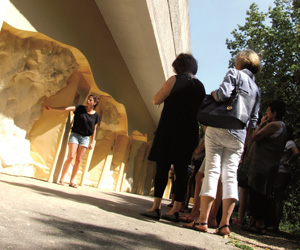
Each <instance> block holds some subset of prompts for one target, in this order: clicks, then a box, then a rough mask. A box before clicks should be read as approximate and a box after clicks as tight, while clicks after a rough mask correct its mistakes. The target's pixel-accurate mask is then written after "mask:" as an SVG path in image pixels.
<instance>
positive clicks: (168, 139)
mask: <svg viewBox="0 0 300 250" xmlns="http://www.w3.org/2000/svg"><path fill="white" fill-rule="evenodd" d="M204 97H205V88H204V86H203V84H202V83H201V82H200V81H199V80H198V79H193V78H191V77H190V76H189V75H187V74H179V75H176V82H175V84H174V87H173V89H172V91H171V93H170V95H169V96H168V97H167V98H166V99H165V101H164V108H163V110H162V113H161V117H160V121H159V124H158V127H157V130H156V132H155V137H154V140H153V144H152V148H151V151H150V154H149V157H148V160H151V161H156V162H162V163H170V164H175V163H184V164H189V162H190V161H191V157H192V154H193V151H194V150H195V148H196V147H197V145H198V140H199V136H198V134H199V126H198V122H197V119H196V117H197V112H198V108H199V106H200V104H201V102H202V100H203V99H204Z"/></svg>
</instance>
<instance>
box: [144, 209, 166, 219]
mask: <svg viewBox="0 0 300 250" xmlns="http://www.w3.org/2000/svg"><path fill="white" fill-rule="evenodd" d="M140 215H143V216H146V217H148V218H152V219H155V220H159V219H160V217H161V213H160V209H158V208H157V209H155V210H154V211H146V212H143V213H140Z"/></svg>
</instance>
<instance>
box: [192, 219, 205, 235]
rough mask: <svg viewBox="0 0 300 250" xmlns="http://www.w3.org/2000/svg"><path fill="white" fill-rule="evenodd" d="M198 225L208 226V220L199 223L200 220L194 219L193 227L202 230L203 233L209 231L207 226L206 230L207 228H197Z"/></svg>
mask: <svg viewBox="0 0 300 250" xmlns="http://www.w3.org/2000/svg"><path fill="white" fill-rule="evenodd" d="M196 226H207V222H201V223H199V222H196V221H194V224H193V229H194V230H196V231H199V232H202V233H207V228H206V230H205V229H200V228H197V227H196Z"/></svg>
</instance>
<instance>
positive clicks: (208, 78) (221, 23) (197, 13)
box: [189, 0, 274, 93]
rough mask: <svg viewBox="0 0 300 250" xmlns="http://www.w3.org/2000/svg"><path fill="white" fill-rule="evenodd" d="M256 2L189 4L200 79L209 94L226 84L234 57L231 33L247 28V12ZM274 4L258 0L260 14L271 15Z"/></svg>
mask: <svg viewBox="0 0 300 250" xmlns="http://www.w3.org/2000/svg"><path fill="white" fill-rule="evenodd" d="M253 2H254V1H253V0H189V12H190V31H191V50H192V54H193V56H194V57H195V58H196V59H197V60H198V73H197V74H196V77H197V78H198V79H199V80H200V81H201V82H202V83H203V84H204V86H205V90H206V92H207V93H210V92H211V91H212V90H215V89H217V88H218V87H219V85H220V84H221V83H222V80H223V78H224V76H225V74H226V72H227V70H228V63H229V59H230V53H229V50H228V49H227V46H226V44H225V41H226V38H229V39H232V38H233V37H232V35H231V32H232V31H233V30H234V29H235V28H237V27H238V26H237V25H238V24H239V25H244V24H245V18H246V11H247V10H248V9H249V7H250V5H251V4H252V3H253ZM273 2H274V1H273V0H256V4H257V5H258V7H259V10H260V11H262V12H267V11H268V8H269V6H273Z"/></svg>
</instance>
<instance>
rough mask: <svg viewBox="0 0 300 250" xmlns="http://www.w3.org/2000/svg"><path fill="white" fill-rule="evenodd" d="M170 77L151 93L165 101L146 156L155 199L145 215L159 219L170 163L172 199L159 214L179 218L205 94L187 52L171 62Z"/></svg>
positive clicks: (161, 101)
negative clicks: (152, 167)
mask: <svg viewBox="0 0 300 250" xmlns="http://www.w3.org/2000/svg"><path fill="white" fill-rule="evenodd" d="M172 66H173V69H174V72H175V73H176V75H175V76H172V77H170V78H169V79H168V80H167V81H166V82H165V83H164V85H163V86H162V88H161V89H160V90H159V91H158V92H157V94H156V95H155V96H154V97H153V103H154V104H155V105H159V104H161V103H164V108H163V110H162V113H161V117H160V121H159V124H158V127H157V130H156V133H155V138H154V141H153V145H152V148H151V151H150V154H149V157H148V159H149V160H151V161H155V162H156V167H157V170H156V175H155V183H154V196H155V198H154V203H153V206H152V208H151V209H149V210H147V211H146V212H144V213H141V214H142V215H144V216H147V217H151V218H155V219H160V209H161V200H162V196H163V193H164V190H165V187H166V185H167V182H168V172H169V170H170V166H171V164H173V165H174V170H175V174H176V181H175V190H176V193H175V203H174V206H173V207H172V209H171V211H170V212H168V213H167V214H165V215H163V216H162V218H164V219H167V220H172V221H179V210H180V208H181V203H182V200H183V197H184V194H185V191H186V185H187V169H188V165H189V164H190V162H191V158H192V154H193V151H194V150H195V148H196V147H197V145H198V138H199V136H198V133H199V126H198V122H197V119H196V116H197V111H198V108H199V106H200V104H201V102H202V100H203V98H204V97H205V89H204V86H203V84H202V83H201V82H200V81H199V80H198V79H197V78H196V77H195V74H196V73H197V69H198V66H197V61H196V59H195V58H194V57H193V56H192V55H190V54H180V55H178V57H177V58H176V59H175V61H174V62H173V64H172Z"/></svg>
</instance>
